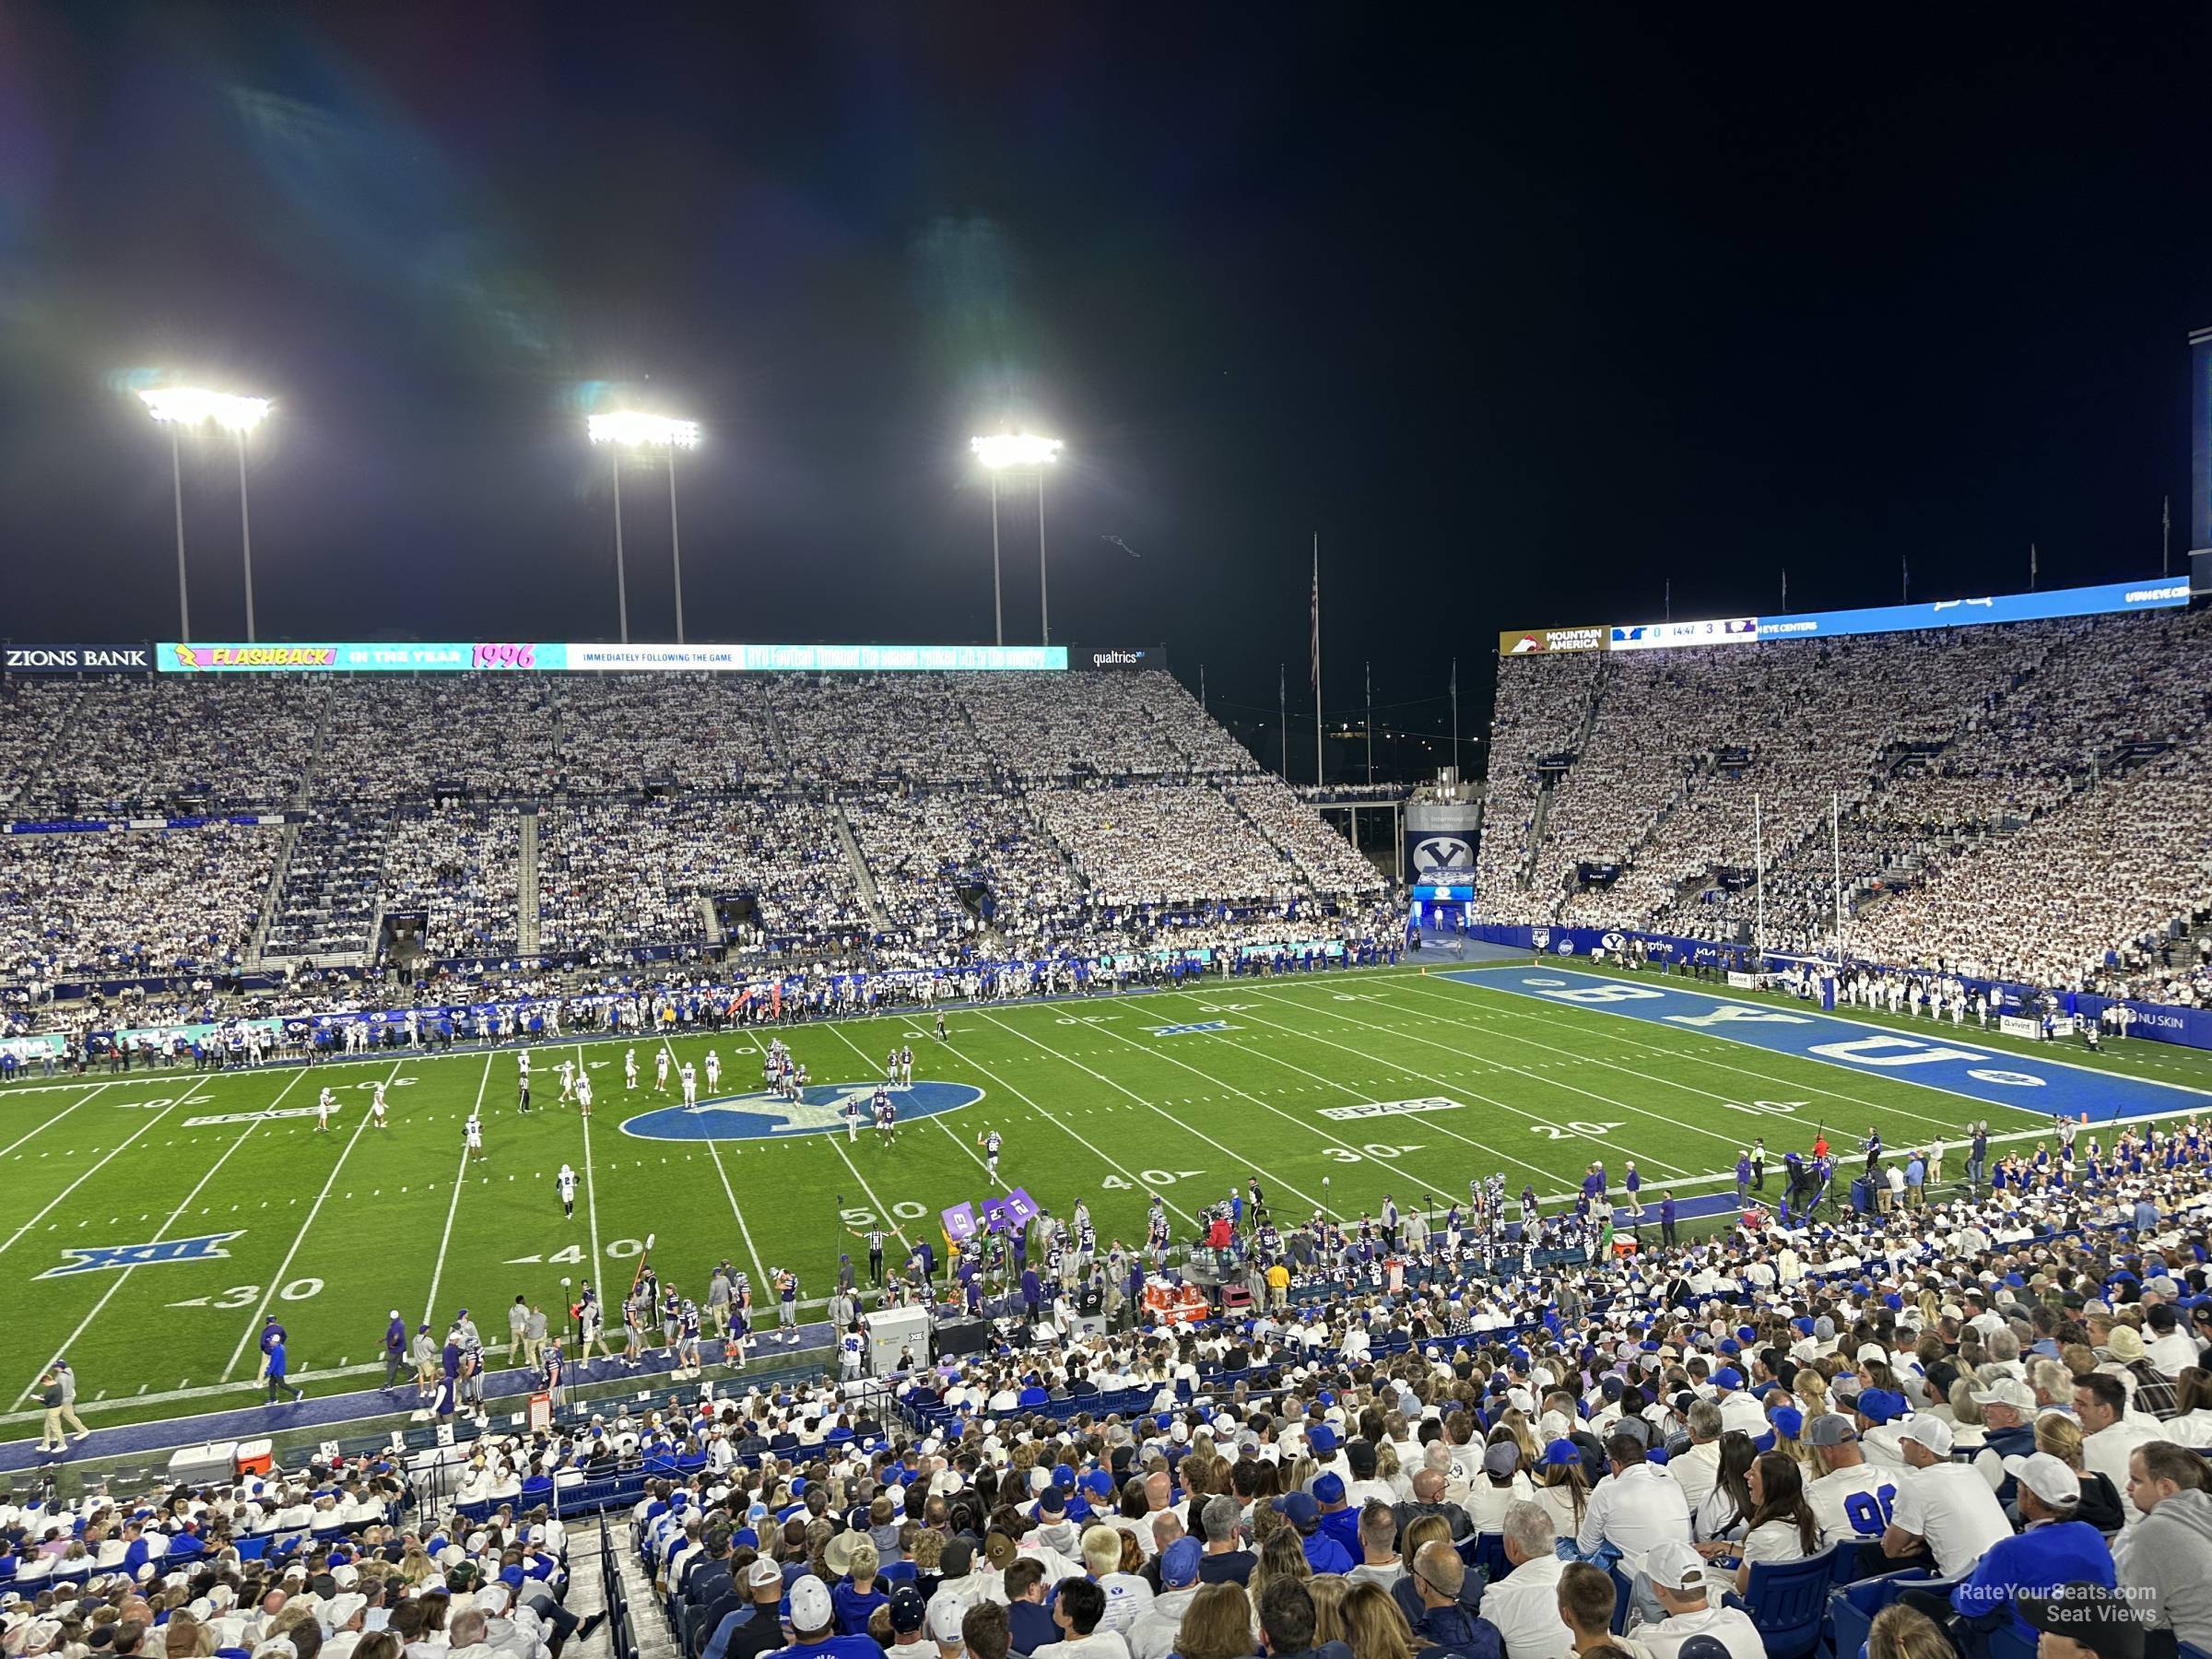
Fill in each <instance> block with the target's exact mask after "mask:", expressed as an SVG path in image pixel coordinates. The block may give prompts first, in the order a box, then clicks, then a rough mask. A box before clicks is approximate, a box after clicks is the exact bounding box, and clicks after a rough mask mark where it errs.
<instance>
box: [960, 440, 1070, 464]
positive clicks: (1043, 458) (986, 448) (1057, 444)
mask: <svg viewBox="0 0 2212 1659" xmlns="http://www.w3.org/2000/svg"><path fill="white" fill-rule="evenodd" d="M968 447H969V448H970V449H971V450H973V451H974V452H975V458H976V459H977V460H978V461H980V462H982V464H983V465H985V466H987V467H989V468H991V469H992V470H993V471H994V472H999V471H1003V470H1005V469H1006V467H1009V466H1048V465H1051V464H1052V463H1053V462H1054V461H1057V460H1058V459H1059V458H1060V452H1061V451H1062V450H1063V449H1065V447H1066V446H1065V444H1063V443H1062V442H1061V441H1060V440H1059V439H1057V438H1040V437H1038V436H1037V435H1036V434H1035V433H1033V432H993V433H991V434H989V435H987V436H985V437H982V438H971V439H970V440H969V441H968Z"/></svg>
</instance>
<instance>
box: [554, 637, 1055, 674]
mask: <svg viewBox="0 0 2212 1659" xmlns="http://www.w3.org/2000/svg"><path fill="white" fill-rule="evenodd" d="M538 649H539V650H540V651H541V652H542V651H544V650H545V649H546V647H544V646H542V645H541V646H539V647H538ZM559 650H561V651H562V652H564V653H566V661H565V663H563V664H561V665H560V666H565V667H567V668H570V669H571V670H578V671H582V672H584V673H621V672H631V671H637V670H649V671H659V672H664V673H669V672H674V673H700V672H704V673H710V674H917V673H919V674H938V673H945V674H952V673H974V672H1001V671H1008V670H1018V669H1020V670H1053V669H1064V668H1065V667H1066V666H1067V647H1066V646H1065V645H581V644H571V645H564V646H561V647H559Z"/></svg>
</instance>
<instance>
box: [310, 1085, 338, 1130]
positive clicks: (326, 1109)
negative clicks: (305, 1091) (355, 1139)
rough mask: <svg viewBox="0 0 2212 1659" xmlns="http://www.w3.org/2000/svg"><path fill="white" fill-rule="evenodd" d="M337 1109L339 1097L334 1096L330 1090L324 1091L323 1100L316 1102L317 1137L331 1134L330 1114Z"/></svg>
mask: <svg viewBox="0 0 2212 1659" xmlns="http://www.w3.org/2000/svg"><path fill="white" fill-rule="evenodd" d="M337 1109H338V1097H337V1096H335V1095H334V1094H332V1093H331V1092H330V1090H329V1089H327V1088H326V1089H324V1091H323V1097H322V1099H320V1100H317V1101H316V1102H315V1133H316V1134H317V1135H327V1134H329V1133H330V1114H331V1113H332V1112H335V1111H336V1110H337Z"/></svg>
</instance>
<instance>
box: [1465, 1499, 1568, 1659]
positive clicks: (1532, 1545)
mask: <svg viewBox="0 0 2212 1659" xmlns="http://www.w3.org/2000/svg"><path fill="white" fill-rule="evenodd" d="M1499 1531H1500V1535H1501V1542H1502V1544H1503V1546H1504V1549H1505V1559H1506V1561H1507V1563H1508V1564H1509V1565H1510V1567H1511V1569H1512V1571H1509V1572H1507V1573H1506V1575H1505V1576H1504V1577H1503V1578H1500V1579H1493V1580H1492V1581H1491V1582H1490V1583H1489V1584H1488V1586H1487V1587H1485V1589H1484V1590H1483V1593H1482V1605H1481V1607H1480V1609H1479V1610H1480V1612H1481V1615H1482V1617H1483V1618H1487V1619H1488V1620H1489V1621H1490V1623H1492V1624H1493V1625H1495V1626H1497V1627H1498V1634H1499V1635H1500V1636H1501V1637H1502V1638H1504V1641H1505V1659H1564V1656H1565V1654H1566V1653H1568V1651H1569V1650H1570V1649H1571V1647H1572V1646H1573V1641H1574V1632H1573V1631H1571V1630H1569V1629H1568V1628H1567V1622H1566V1620H1564V1619H1563V1618H1560V1617H1559V1575H1560V1574H1561V1573H1563V1572H1564V1571H1566V1570H1567V1563H1566V1562H1564V1561H1562V1560H1560V1559H1559V1535H1558V1534H1557V1533H1555V1532H1554V1531H1553V1530H1552V1525H1551V1517H1550V1515H1548V1514H1547V1513H1546V1512H1545V1511H1544V1509H1543V1508H1542V1506H1541V1505H1538V1504H1535V1503H1525V1502H1524V1503H1514V1504H1512V1505H1511V1506H1509V1507H1508V1508H1507V1510H1506V1512H1505V1515H1504V1518H1503V1521H1502V1524H1500V1528H1499Z"/></svg>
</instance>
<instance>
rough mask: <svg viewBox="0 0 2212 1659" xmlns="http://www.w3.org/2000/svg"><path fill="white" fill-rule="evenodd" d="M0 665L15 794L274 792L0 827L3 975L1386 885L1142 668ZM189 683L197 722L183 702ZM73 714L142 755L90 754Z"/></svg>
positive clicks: (937, 930) (849, 943) (697, 943)
mask: <svg viewBox="0 0 2212 1659" xmlns="http://www.w3.org/2000/svg"><path fill="white" fill-rule="evenodd" d="M0 697H4V698H5V699H6V705H7V707H8V708H9V709H10V710H11V711H14V712H18V714H19V716H20V718H19V720H18V721H17V722H16V723H14V724H11V725H10V727H9V728H8V730H7V731H6V733H4V734H0V787H6V788H12V789H13V790H14V791H16V792H17V794H18V796H19V800H18V810H20V811H22V812H24V813H33V814H35V813H41V812H43V813H56V814H58V813H63V812H75V811H79V810H95V809H97V810H100V811H101V812H108V811H120V810H125V809H130V810H136V809H139V808H141V807H143V808H144V809H146V810H147V811H151V812H158V813H163V814H165V815H167V816H171V817H175V816H178V815H181V814H182V813H184V812H187V811H191V812H194V813H202V814H212V813H221V812H225V811H240V810H242V809H245V808H248V807H253V806H283V807H286V808H288V810H289V816H290V818H291V819H292V824H291V827H290V828H289V829H288V830H278V829H277V827H276V825H275V824H274V822H272V823H271V824H270V825H269V826H267V828H266V829H265V831H261V832H249V831H247V830H243V829H240V830H234V831H233V832H231V833H229V835H228V836H223V837H216V836H212V835H211V836H209V837H208V838H207V839H205V840H203V841H196V842H194V841H188V840H185V839H183V832H182V830H172V831H171V832H169V833H168V834H166V835H163V834H154V833H137V832H134V833H130V834H122V833H113V832H106V833H102V832H92V831H84V830H80V831H79V832H77V833H70V834H52V835H44V836H38V837H32V836H7V837H0V941H4V943H0V984H6V985H7V986H8V987H9V992H8V993H7V994H6V996H5V1000H6V1001H7V1002H9V1003H10V1004H13V1005H20V1004H22V1003H23V1002H25V1001H26V1000H29V1001H32V1002H36V1001H38V1000H40V999H39V998H36V997H26V996H25V995H23V994H19V993H22V992H23V991H25V990H26V989H27V988H28V987H29V986H30V985H32V984H33V983H42V984H44V985H46V986H49V987H50V986H52V985H53V984H55V983H57V982H58V983H65V984H66V983H69V982H74V981H77V980H81V979H83V978H86V977H88V976H101V977H105V978H109V979H116V978H122V977H124V976H126V975H136V976H141V977H145V978H147V979H149V980H150V979H157V978H168V979H172V980H174V979H181V978H183V977H185V976H197V975H198V974H200V973H202V972H203V971H208V970H216V971H222V970H227V969H232V968H237V967H239V966H241V963H243V964H244V965H246V966H251V965H252V963H251V962H250V961H247V960H246V959H247V957H248V954H249V952H250V951H251V950H252V948H253V944H254V940H255V936H256V934H257V933H259V934H260V935H261V942H260V946H259V950H258V955H259V957H260V958H261V959H265V961H266V962H267V963H269V964H271V965H272V966H276V967H288V968H289V969H291V970H293V971H299V970H301V969H314V968H316V967H317V965H318V964H322V965H323V966H324V967H327V966H328V965H329V959H337V960H338V962H339V963H340V964H342V965H347V966H350V965H352V964H354V963H357V962H365V963H368V964H370V965H371V966H372V967H373V966H374V965H375V964H376V963H378V962H379V961H380V960H383V959H385V953H386V952H388V951H390V952H392V953H394V954H393V955H392V956H391V958H390V959H391V960H394V961H396V962H401V963H403V964H404V965H405V966H406V969H407V971H409V972H414V971H417V970H416V964H417V963H418V961H421V960H428V961H430V962H433V963H437V962H449V961H453V962H477V963H491V962H498V961H500V960H501V959H507V960H509V961H511V962H512V963H513V965H514V967H515V969H516V970H517V971H519V970H520V969H521V968H522V966H523V965H522V964H521V963H520V962H519V961H516V960H515V959H517V958H518V956H519V953H520V952H521V950H522V948H523V942H524V939H525V938H526V937H533V936H534V937H535V945H536V952H537V953H542V954H544V955H546V956H548V957H551V958H553V959H557V960H572V961H576V962H582V963H586V964H604V963H609V962H615V961H619V960H623V959H633V958H636V957H638V956H640V955H641V954H644V953H660V952H673V953H675V954H676V955H677V956H679V957H682V958H686V959H691V958H695V957H697V956H699V955H700V954H701V953H716V952H724V951H732V950H734V951H738V952H741V953H748V954H749V953H759V952H767V953H771V954H783V955H787V956H788V955H790V954H791V953H794V952H796V953H799V954H801V955H808V954H811V955H813V956H814V957H816V958H817V959H823V958H824V957H825V956H828V957H834V958H837V959H846V958H850V957H853V956H860V957H871V956H872V957H873V959H875V961H876V963H877V966H880V967H887V968H888V967H894V966H896V967H904V968H927V967H944V966H948V965H956V964H963V963H966V962H969V961H975V960H990V959H1010V958H1021V957H1024V956H1028V957H1041V956H1045V955H1048V954H1054V953H1060V954H1065V953H1074V954H1077V955H1092V954H1097V953H1099V952H1101V951H1105V950H1110V949H1116V948H1121V947H1126V946H1129V945H1131V944H1140V943H1143V942H1146V941H1147V940H1148V939H1150V938H1152V937H1153V936H1155V935H1157V934H1159V931H1160V930H1161V929H1162V928H1167V927H1175V928H1187V927H1189V926H1192V925H1204V926H1207V927H1213V928H1217V929H1228V930H1230V931H1231V932H1241V935H1242V937H1241V942H1244V943H1260V942H1267V941H1269V940H1272V939H1276V938H1280V937H1283V936H1284V935H1279V934H1274V933H1270V932H1268V931H1267V928H1268V925H1269V924H1271V923H1281V922H1284V921H1286V920H1287V919H1289V918H1291V917H1292V916H1294V915H1295V914H1296V913H1297V912H1299V911H1300V909H1301V908H1302V909H1303V910H1306V911H1308V912H1311V911H1312V910H1313V909H1314V908H1315V907H1316V905H1317V904H1319V905H1321V906H1322V907H1323V908H1326V907H1327V906H1328V905H1332V904H1335V903H1336V902H1337V901H1339V900H1344V901H1347V902H1349V903H1350V904H1352V905H1354V906H1355V907H1357V906H1363V905H1364V904H1365V903H1367V902H1368V901H1370V900H1372V899H1373V898H1374V897H1375V896H1376V895H1379V894H1381V893H1382V891H1383V890H1384V888H1385V885H1386V884H1385V883H1384V881H1383V879H1382V877H1380V876H1379V875H1378V874H1377V873H1376V872H1375V871H1374V870H1373V869H1372V868H1371V866H1370V865H1368V864H1367V863H1366V861H1365V860H1363V859H1361V858H1360V857H1359V856H1358V855H1357V854H1356V853H1353V852H1351V850H1350V849H1349V848H1348V847H1347V846H1346V845H1345V844H1344V843H1343V841H1342V838H1341V837H1340V836H1339V835H1338V834H1337V833H1336V832H1335V830H1333V829H1331V828H1329V827H1328V826H1327V825H1325V824H1324V822H1323V820H1322V819H1321V818H1320V817H1319V816H1318V814H1316V813H1314V812H1313V811H1312V809H1311V808H1309V807H1307V806H1304V805H1303V804H1302V803H1301V802H1300V801H1299V800H1298V799H1297V798H1296V797H1295V796H1293V795H1291V794H1289V793H1288V791H1286V790H1284V789H1283V788H1282V787H1281V786H1280V785H1279V784H1277V783H1275V782H1273V781H1272V780H1269V779H1266V778H1265V776H1264V775H1263V774H1260V773H1259V772H1258V771H1257V769H1256V767H1255V766H1254V764H1253V761H1252V759H1251V758H1250V757H1249V756H1248V755H1245V754H1244V753H1243V751H1242V750H1241V749H1240V748H1239V747H1237V746H1236V744H1235V743H1234V741H1233V740H1232V739H1230V737H1229V735H1227V733H1226V732H1224V731H1222V729H1221V728H1220V727H1219V726H1218V725H1217V724H1214V723H1213V722H1212V721H1210V720H1209V719H1207V718H1206V715H1205V713H1204V712H1203V711H1201V710H1200V709H1199V708H1198V706H1197V704H1196V702H1195V700H1194V699H1192V698H1191V697H1190V696H1189V694H1188V693H1187V692H1185V691H1183V690H1182V688H1181V687H1180V686H1179V685H1178V684H1177V683H1176V682H1175V681H1174V679H1173V678H1172V677H1170V676H1169V675H1167V674H1165V673H1160V672H1132V673H1127V674H1101V675H1087V676H1069V675H1021V674H1006V675H976V676H956V675H924V674H916V675H881V676H790V677H744V676H727V675H697V676H677V677H656V676H637V677H629V676H619V675H607V676H583V677H575V678H573V679H546V678H539V677H532V676H500V675H455V676H425V677H346V678H343V679H334V680H332V681H330V682H328V683H324V682H321V681H314V680H288V679H281V678H272V679H270V680H266V681H260V680H250V679H244V678H241V679H239V680H236V681H231V680H208V681H198V680H193V681H184V680H178V679H173V678H161V679H157V680H156V681H153V682H142V683H134V684H129V685H123V684H110V683H102V684H91V683H83V684H80V683H77V682H64V681H59V680H54V681H43V680H41V681H32V680H11V681H9V682H7V683H6V685H5V686H0ZM195 707H197V708H201V709H203V710H205V711H208V712H211V714H212V716H213V717H214V722H215V727H216V728H219V734H220V735H219V739H218V740H213V741H211V740H210V739H209V738H208V736H207V734H206V733H205V732H203V733H200V734H198V735H196V736H193V737H189V738H188V737H187V736H186V735H185V729H184V728H185V725H186V723H187V722H188V721H189V719H190V712H191V710H193V709H194V708H195ZM86 720H90V721H95V722H100V723H105V724H110V725H112V726H113V727H114V728H116V729H117V730H119V731H121V732H123V733H124V734H126V735H129V736H131V737H132V739H133V742H134V747H136V746H137V744H138V743H139V742H141V741H142V742H143V743H144V744H145V745H147V746H150V747H153V748H155V749H158V750H160V751H162V752H163V753H164V754H165V755H169V756H170V758H169V759H164V760H163V761H162V762H161V764H160V765H159V766H157V767H151V768H146V769H141V771H140V772H139V774H138V782H135V783H133V784H131V785H130V786H129V787H125V786H124V782H123V780H124V777H125V775H126V774H125V772H124V771H119V770H117V767H116V764H115V762H114V760H113V759H112V754H111V752H110V750H109V749H108V748H107V747H103V746H100V745H97V744H94V745H88V744H87V743H86V742H85V741H84V736H85V733H84V729H83V727H82V726H81V725H80V724H78V723H79V722H81V721H86ZM211 729H213V728H211ZM172 751H173V752H172ZM217 761H219V762H220V763H221V764H220V765H217V764H214V762H217ZM1232 785H1233V787H1230V786H1232ZM194 849H197V853H194ZM280 849H281V860H282V868H281V870H280V871H279V872H277V878H276V880H275V883H274V887H273V888H272V881H271V877H272V872H271V870H270V868H269V865H268V863H267V862H266V861H267V858H268V857H272V856H278V855H279V850H280ZM208 853H218V855H215V856H208V855H207V854H208ZM853 853H858V855H859V857H860V858H861V860H862V861H863V864H864V865H865V867H859V866H856V865H855V864H854V860H853ZM525 886H527V888H528V890H527V891H525ZM272 892H273V898H272V896H271V895H272ZM264 908H265V909H266V925H265V928H263V927H262V926H261V923H262V912H263V910H264ZM417 919H419V926H418V925H417ZM381 920H389V921H390V922H391V924H392V926H391V927H389V928H387V927H384V926H382V925H380V921H381ZM1362 925H1364V923H1362ZM800 965H801V966H802V967H804V966H805V964H804V963H802V964H800ZM139 989H140V991H141V992H151V993H154V994H160V991H161V989H162V988H159V987H154V986H150V985H149V986H142V987H140V988H139ZM167 989H171V990H173V989H176V987H174V986H171V987H167Z"/></svg>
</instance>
